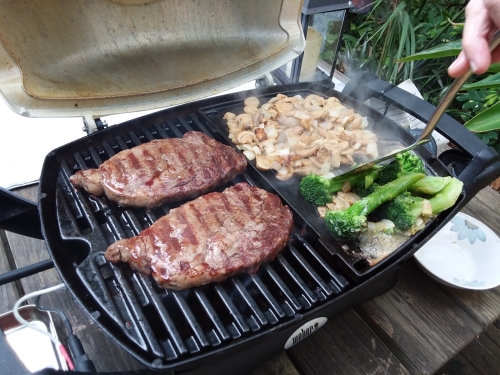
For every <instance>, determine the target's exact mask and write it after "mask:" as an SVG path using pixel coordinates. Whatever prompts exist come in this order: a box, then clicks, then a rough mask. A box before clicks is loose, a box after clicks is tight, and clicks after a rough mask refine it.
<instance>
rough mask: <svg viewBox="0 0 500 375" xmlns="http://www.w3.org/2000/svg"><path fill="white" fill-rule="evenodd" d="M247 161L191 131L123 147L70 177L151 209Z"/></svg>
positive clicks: (208, 186) (224, 177) (222, 179)
mask: <svg viewBox="0 0 500 375" xmlns="http://www.w3.org/2000/svg"><path fill="white" fill-rule="evenodd" d="M246 165H247V162H246V159H245V156H244V155H242V154H240V153H238V152H236V151H235V150H234V149H233V148H232V147H230V146H226V145H223V144H222V143H220V142H217V141H216V140H214V139H212V138H210V137H208V136H206V135H205V134H203V133H200V132H196V131H191V132H187V133H186V134H184V136H183V137H182V138H169V139H161V140H153V141H151V142H148V143H145V144H142V145H139V146H136V147H133V148H131V149H130V150H124V151H121V152H119V153H118V154H116V155H114V156H113V157H111V158H110V159H108V160H106V161H105V162H104V163H102V164H101V165H100V166H99V168H98V169H88V170H81V171H78V172H76V173H75V174H74V175H73V176H71V177H70V181H71V183H72V184H73V185H74V186H75V187H76V188H83V189H85V190H86V191H87V192H89V193H90V194H94V195H102V194H103V193H104V194H106V196H107V197H108V198H109V199H111V200H112V201H115V202H117V203H118V204H120V205H122V206H131V207H147V208H151V207H157V206H160V205H162V204H163V203H167V202H175V201H180V200H183V199H188V198H192V197H194V196H197V195H199V194H203V193H206V192H207V191H210V190H213V189H214V188H215V187H216V186H218V185H222V184H225V183H228V182H229V181H231V180H232V179H233V178H235V177H236V176H237V175H238V174H240V173H242V172H243V171H244V170H245V168H246Z"/></svg>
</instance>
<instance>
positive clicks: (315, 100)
mask: <svg viewBox="0 0 500 375" xmlns="http://www.w3.org/2000/svg"><path fill="white" fill-rule="evenodd" d="M324 104H325V99H324V98H322V97H321V96H319V95H314V94H311V95H308V96H306V98H305V99H304V108H306V109H308V110H310V111H314V110H316V109H319V108H320V107H323V105H324Z"/></svg>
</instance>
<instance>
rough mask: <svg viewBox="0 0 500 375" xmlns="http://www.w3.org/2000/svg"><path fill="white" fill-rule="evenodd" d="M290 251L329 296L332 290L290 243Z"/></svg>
mask: <svg viewBox="0 0 500 375" xmlns="http://www.w3.org/2000/svg"><path fill="white" fill-rule="evenodd" d="M290 253H291V254H292V255H293V256H294V258H295V259H297V261H298V262H299V263H300V265H301V266H302V267H304V269H305V270H306V271H307V272H308V273H309V275H311V277H312V278H313V280H314V281H315V282H316V283H317V284H318V285H319V286H320V288H321V289H322V290H323V291H324V292H325V293H326V295H328V296H330V295H332V293H333V290H332V289H331V288H330V287H329V286H328V285H327V284H326V283H325V281H324V280H323V279H321V277H319V275H318V274H317V273H316V271H314V269H313V268H312V267H311V265H310V264H309V263H308V262H307V261H306V260H305V259H304V257H303V256H302V255H300V254H299V252H298V251H297V249H296V248H295V247H294V246H291V245H290Z"/></svg>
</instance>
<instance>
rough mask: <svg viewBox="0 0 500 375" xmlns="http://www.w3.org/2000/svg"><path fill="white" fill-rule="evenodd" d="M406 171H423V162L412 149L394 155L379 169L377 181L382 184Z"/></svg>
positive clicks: (406, 172)
mask: <svg viewBox="0 0 500 375" xmlns="http://www.w3.org/2000/svg"><path fill="white" fill-rule="evenodd" d="M408 173H425V167H424V162H423V161H422V159H420V157H419V156H418V155H417V154H415V153H414V152H413V151H406V152H403V153H401V154H398V155H396V156H395V157H394V160H393V161H392V162H390V163H389V164H387V165H385V166H384V167H383V168H382V169H381V170H380V171H379V173H378V179H377V182H378V183H379V184H380V185H384V184H387V183H388V182H391V181H394V180H395V179H397V178H399V177H401V176H404V175H405V174H408Z"/></svg>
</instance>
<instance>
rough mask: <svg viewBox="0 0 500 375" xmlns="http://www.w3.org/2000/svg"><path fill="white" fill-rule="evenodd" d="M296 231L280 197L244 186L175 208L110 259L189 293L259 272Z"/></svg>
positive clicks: (116, 247) (118, 246)
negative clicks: (217, 282)
mask: <svg viewBox="0 0 500 375" xmlns="http://www.w3.org/2000/svg"><path fill="white" fill-rule="evenodd" d="M292 227H293V218H292V213H291V211H290V209H289V208H288V207H287V206H283V205H282V204H281V201H280V199H279V198H278V197H277V196H276V195H274V194H271V193H269V192H267V191H265V190H262V189H259V188H257V187H253V186H250V185H249V184H247V183H244V182H242V183H239V184H237V185H235V186H232V187H230V188H227V189H226V190H224V192H222V193H209V194H206V195H203V196H201V197H199V198H197V199H195V200H193V201H191V202H188V203H185V204H183V205H182V206H180V207H178V208H176V209H172V210H171V211H170V212H169V214H168V215H166V216H163V217H162V218H160V219H159V220H158V221H156V222H155V223H154V224H153V225H152V226H151V227H149V228H147V229H145V230H143V231H142V232H141V233H140V234H139V235H138V236H135V237H132V238H128V239H123V240H120V241H117V242H115V243H114V244H113V245H111V246H110V247H109V248H108V249H107V250H106V254H105V256H106V259H107V260H109V261H111V262H119V261H122V262H128V263H129V264H130V265H131V267H132V268H133V269H135V270H138V271H140V272H142V273H145V274H150V273H152V276H153V278H154V279H155V280H156V282H157V283H158V284H159V285H160V286H161V287H162V288H168V289H185V288H190V287H194V286H199V285H204V284H208V283H210V282H215V281H222V280H225V279H226V278H228V277H230V276H232V275H234V274H235V273H238V272H242V271H246V272H255V271H257V269H258V268H259V266H260V265H261V263H263V262H265V261H267V260H272V259H274V258H275V257H276V255H277V254H278V253H279V252H280V251H281V250H282V249H283V248H284V247H285V245H286V243H287V240H288V237H289V236H290V232H291V231H292Z"/></svg>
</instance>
